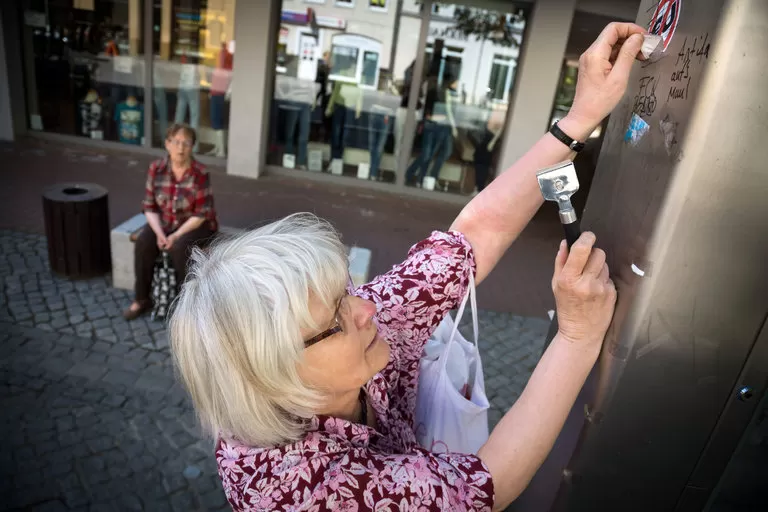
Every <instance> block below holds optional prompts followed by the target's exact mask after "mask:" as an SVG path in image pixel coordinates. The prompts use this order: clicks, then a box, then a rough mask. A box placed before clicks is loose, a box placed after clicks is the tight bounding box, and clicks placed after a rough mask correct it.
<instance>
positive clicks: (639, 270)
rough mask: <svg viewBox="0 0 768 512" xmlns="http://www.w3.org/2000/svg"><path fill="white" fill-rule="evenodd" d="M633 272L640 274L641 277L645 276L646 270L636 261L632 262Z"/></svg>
mask: <svg viewBox="0 0 768 512" xmlns="http://www.w3.org/2000/svg"><path fill="white" fill-rule="evenodd" d="M632 272H634V273H635V274H637V275H639V276H640V277H643V276H645V270H642V269H641V268H639V267H638V266H637V265H635V264H634V263H633V264H632Z"/></svg>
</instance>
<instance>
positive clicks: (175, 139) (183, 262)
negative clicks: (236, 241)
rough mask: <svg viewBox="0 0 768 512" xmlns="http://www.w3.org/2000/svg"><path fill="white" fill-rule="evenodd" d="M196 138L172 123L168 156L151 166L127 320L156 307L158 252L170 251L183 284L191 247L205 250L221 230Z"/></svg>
mask: <svg viewBox="0 0 768 512" xmlns="http://www.w3.org/2000/svg"><path fill="white" fill-rule="evenodd" d="M196 138H197V137H196V134H195V130H193V129H192V128H190V127H189V126H187V125H184V124H174V125H173V126H171V127H170V128H169V129H168V133H167V136H166V138H165V149H166V150H167V151H168V157H167V158H163V159H161V160H157V161H155V162H152V164H151V165H150V166H149V171H148V173H147V185H146V189H145V192H144V201H143V202H142V210H143V211H144V215H146V217H147V225H146V226H145V227H144V229H143V230H142V231H141V234H140V235H139V236H138V238H137V239H136V246H135V248H134V250H135V252H136V259H135V265H136V287H135V291H136V298H135V300H134V301H133V304H131V306H130V307H129V308H128V309H127V310H126V311H125V312H124V313H123V316H124V317H125V319H126V320H133V319H135V318H138V317H139V316H141V315H142V314H143V313H145V312H147V311H149V310H150V309H151V307H152V301H151V299H150V289H151V286H152V275H153V271H154V266H155V260H156V259H157V256H158V253H159V251H161V250H162V251H168V253H169V254H170V256H171V261H172V262H173V267H174V269H175V270H176V277H177V282H178V283H183V282H184V279H185V277H186V274H187V259H188V258H189V254H190V252H191V250H192V247H193V246H196V245H197V246H201V245H204V244H205V243H206V242H207V241H208V240H209V239H210V238H211V237H212V236H213V235H214V234H215V233H216V230H217V229H218V222H217V220H216V210H215V209H214V207H213V194H212V192H211V180H210V177H209V176H208V173H207V172H206V171H205V167H204V166H203V165H202V164H200V163H199V162H197V161H196V160H195V159H194V158H193V157H192V148H193V147H194V145H195V142H196Z"/></svg>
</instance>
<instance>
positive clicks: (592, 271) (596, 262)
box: [583, 249, 605, 278]
mask: <svg viewBox="0 0 768 512" xmlns="http://www.w3.org/2000/svg"><path fill="white" fill-rule="evenodd" d="M604 266H605V251H603V250H602V249H592V252H591V253H590V255H589V259H588V260H587V264H586V265H585V266H584V272H583V274H584V275H585V276H589V277H592V278H598V276H599V275H600V272H601V271H602V270H603V267H604Z"/></svg>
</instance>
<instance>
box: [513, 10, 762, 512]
mask: <svg viewBox="0 0 768 512" xmlns="http://www.w3.org/2000/svg"><path fill="white" fill-rule="evenodd" d="M681 3H682V4H685V5H684V6H682V8H681ZM637 23H638V24H639V25H641V26H644V27H649V26H650V27H654V26H655V27H657V28H658V29H659V31H660V32H661V33H662V35H663V36H664V37H666V38H667V39H668V46H667V47H666V49H665V51H664V52H663V54H662V56H661V58H660V59H658V60H657V59H653V60H652V61H651V62H648V63H635V64H634V68H633V71H632V74H631V76H630V80H629V87H628V89H627V93H626V94H625V96H624V98H623V100H622V101H621V103H620V104H619V106H618V107H617V108H616V110H615V111H614V112H613V114H612V115H611V118H610V121H609V123H608V127H607V129H606V135H605V141H604V143H603V146H602V151H601V154H600V160H599V162H598V167H597V170H596V173H595V178H594V181H593V184H592V187H591V190H590V193H589V199H588V200H587V205H586V208H585V212H584V217H583V219H582V227H583V228H584V229H585V230H591V231H594V232H595V233H596V235H597V240H598V245H599V246H600V247H601V248H603V249H604V250H605V251H606V254H607V256H608V264H609V266H610V269H611V274H612V278H613V280H614V282H615V283H616V286H617V289H618V302H617V305H616V313H615V315H614V318H613V322H612V324H611V327H610V328H609V330H608V333H607V335H606V339H605V342H604V345H603V351H602V354H601V356H600V359H599V361H598V363H597V365H596V367H595V369H594V370H593V372H592V374H591V376H590V378H589V379H588V381H587V384H586V385H585V386H584V389H583V390H582V392H581V394H580V396H579V398H578V399H577V402H576V404H575V406H574V408H573V410H572V411H571V414H570V416H569V418H568V421H567V422H566V426H565V428H564V430H563V432H562V433H561V435H560V437H559V438H558V440H557V442H556V444H555V447H554V450H553V451H552V453H551V455H550V457H549V458H548V459H547V461H546V462H545V463H544V465H543V466H542V468H541V469H540V471H539V472H538V474H537V475H536V477H535V478H534V479H533V481H532V483H531V485H530V486H529V488H528V490H526V492H525V493H524V494H523V496H521V498H520V499H519V500H518V501H517V502H516V503H515V504H514V510H520V511H526V512H527V511H549V510H557V511H565V510H568V511H570V510H595V511H602V510H610V511H614V510H615V511H619V510H620V511H622V512H633V511H638V512H648V511H662V510H678V511H680V512H683V511H685V512H691V511H694V510H696V511H698V510H701V506H702V504H705V503H706V502H707V499H708V497H709V496H710V494H711V493H712V490H713V489H714V487H715V486H716V485H717V482H718V477H719V476H720V474H722V472H723V470H724V468H725V465H726V463H727V461H728V458H729V456H730V454H732V453H733V450H734V446H736V444H737V442H738V439H739V437H740V435H741V433H742V432H743V431H744V429H745V428H746V426H747V424H748V422H749V419H750V418H751V417H752V415H753V414H754V411H755V408H756V407H757V402H758V401H759V397H761V396H763V394H764V393H765V391H766V389H767V388H768V367H766V364H765V361H766V360H768V350H766V343H767V342H768V339H767V338H766V335H765V321H766V318H767V317H768V293H766V283H768V266H766V265H765V258H766V254H768V229H767V228H766V226H768V201H767V200H766V197H768V180H766V165H765V162H766V161H768V145H766V144H765V132H766V118H767V115H768V114H767V112H766V108H767V107H766V100H765V91H767V90H768V72H766V69H768V66H767V64H768V61H767V57H766V55H767V54H766V48H768V3H766V2H765V0H699V1H698V2H680V0H662V1H661V2H659V0H643V2H642V3H641V5H640V9H639V13H638V19H637ZM761 330H762V332H763V334H762V336H761V334H760V333H761ZM745 387H746V388H749V389H750V390H751V391H750V392H749V393H746V392H745V391H744V388H745ZM749 394H751V395H753V398H750V397H749V396H748V395H749ZM543 406H545V404H543ZM766 466H768V462H766V461H763V464H762V468H760V469H758V471H760V472H761V473H760V474H758V475H755V476H756V477H758V476H759V477H760V478H762V479H763V481H767V480H768V479H766V474H767V473H768V468H766ZM767 484H768V482H767ZM753 488H755V487H753ZM762 489H764V487H762ZM758 492H761V493H762V497H760V496H740V499H741V500H745V498H749V499H748V500H746V501H748V502H750V501H751V504H750V506H749V507H748V508H746V509H745V508H731V507H727V506H726V507H723V508H720V509H718V508H714V509H713V512H715V511H717V510H768V502H767V501H766V493H765V492H762V491H761V490H758Z"/></svg>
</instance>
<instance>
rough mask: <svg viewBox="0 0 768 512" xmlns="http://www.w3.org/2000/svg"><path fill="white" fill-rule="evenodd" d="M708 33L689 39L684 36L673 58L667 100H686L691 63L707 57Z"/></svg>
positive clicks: (689, 83) (699, 61)
mask: <svg viewBox="0 0 768 512" xmlns="http://www.w3.org/2000/svg"><path fill="white" fill-rule="evenodd" d="M709 48H710V41H709V33H705V34H703V35H700V36H697V37H694V38H693V41H689V40H688V38H687V37H686V38H685V40H684V41H683V45H682V47H681V48H680V51H679V52H678V53H677V59H676V60H675V69H674V70H673V71H672V75H671V76H670V77H669V78H670V81H671V82H672V84H671V85H670V86H669V93H668V94H667V101H670V100H687V99H688V91H689V89H690V87H691V78H692V77H693V75H692V72H691V64H692V63H693V64H698V63H701V62H702V61H703V60H706V59H708V58H709Z"/></svg>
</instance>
